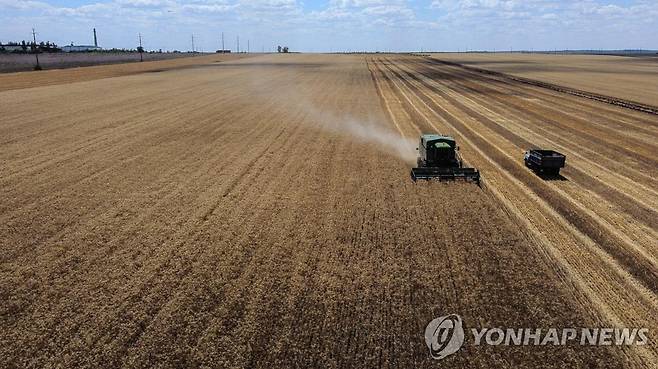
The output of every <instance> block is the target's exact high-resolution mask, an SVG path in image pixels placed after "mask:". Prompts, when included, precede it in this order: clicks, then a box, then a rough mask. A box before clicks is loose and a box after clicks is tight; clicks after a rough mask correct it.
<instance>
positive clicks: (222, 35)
mask: <svg viewBox="0 0 658 369" xmlns="http://www.w3.org/2000/svg"><path fill="white" fill-rule="evenodd" d="M224 50H226V49H224V32H222V52H224Z"/></svg>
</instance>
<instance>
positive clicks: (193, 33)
mask: <svg viewBox="0 0 658 369" xmlns="http://www.w3.org/2000/svg"><path fill="white" fill-rule="evenodd" d="M192 52H194V33H193V34H192Z"/></svg>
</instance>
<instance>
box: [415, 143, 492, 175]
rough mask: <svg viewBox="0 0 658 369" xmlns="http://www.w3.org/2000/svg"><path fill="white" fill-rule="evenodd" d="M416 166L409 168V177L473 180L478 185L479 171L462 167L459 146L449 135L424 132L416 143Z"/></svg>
mask: <svg viewBox="0 0 658 369" xmlns="http://www.w3.org/2000/svg"><path fill="white" fill-rule="evenodd" d="M417 150H418V160H417V162H418V168H412V169H411V179H412V180H413V181H414V182H415V181H417V180H419V179H424V180H433V179H434V180H439V181H458V180H463V181H467V182H474V183H476V184H477V185H480V172H478V170H477V169H475V168H464V165H463V162H462V159H461V157H460V155H459V146H457V144H456V143H455V139H454V138H452V137H450V136H443V135H439V134H424V135H422V136H420V144H419V145H418V149H417Z"/></svg>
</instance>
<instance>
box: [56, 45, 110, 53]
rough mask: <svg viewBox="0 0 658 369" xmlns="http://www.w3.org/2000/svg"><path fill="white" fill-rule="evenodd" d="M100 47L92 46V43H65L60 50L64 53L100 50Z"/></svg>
mask: <svg viewBox="0 0 658 369" xmlns="http://www.w3.org/2000/svg"><path fill="white" fill-rule="evenodd" d="M101 50H103V49H101V48H100V47H98V46H93V45H73V44H71V45H66V46H62V51H63V52H65V53H75V52H84V51H101Z"/></svg>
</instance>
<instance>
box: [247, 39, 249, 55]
mask: <svg viewBox="0 0 658 369" xmlns="http://www.w3.org/2000/svg"><path fill="white" fill-rule="evenodd" d="M247 54H249V40H247Z"/></svg>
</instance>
